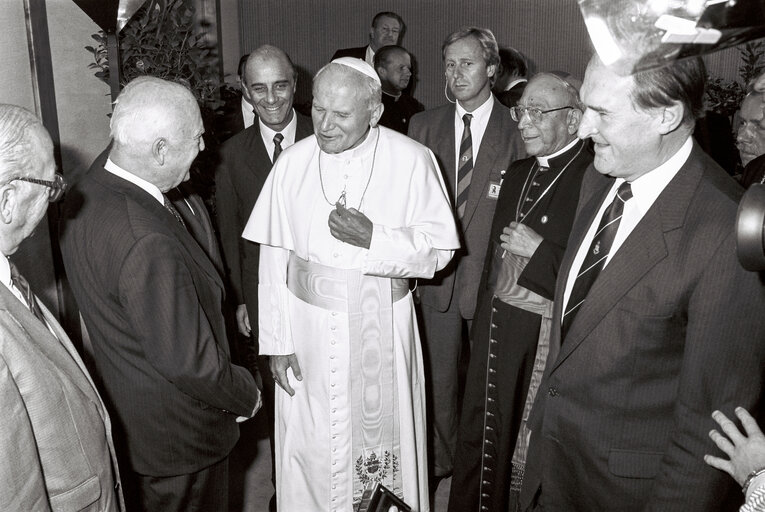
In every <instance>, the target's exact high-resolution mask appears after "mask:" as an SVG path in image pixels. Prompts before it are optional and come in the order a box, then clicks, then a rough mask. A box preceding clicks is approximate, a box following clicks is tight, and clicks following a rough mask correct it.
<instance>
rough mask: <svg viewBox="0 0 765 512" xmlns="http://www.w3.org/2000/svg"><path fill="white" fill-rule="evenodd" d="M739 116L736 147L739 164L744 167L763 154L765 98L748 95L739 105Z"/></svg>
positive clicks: (759, 95) (764, 152)
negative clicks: (739, 159) (739, 157)
mask: <svg viewBox="0 0 765 512" xmlns="http://www.w3.org/2000/svg"><path fill="white" fill-rule="evenodd" d="M740 116H741V125H740V126H739V128H738V136H737V137H736V145H737V146H738V150H739V153H740V154H741V163H743V164H744V165H746V164H748V163H749V162H751V161H752V160H754V159H755V158H757V157H758V156H760V155H762V154H765V96H763V94H761V93H752V94H749V95H748V96H747V97H746V98H744V101H743V102H742V103H741V113H740Z"/></svg>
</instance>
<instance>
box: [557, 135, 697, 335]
mask: <svg viewBox="0 0 765 512" xmlns="http://www.w3.org/2000/svg"><path fill="white" fill-rule="evenodd" d="M691 149H693V142H692V140H691V138H690V137H688V139H686V141H685V143H684V144H683V145H682V147H681V148H680V149H679V150H678V151H677V153H675V154H674V155H672V157H670V158H669V160H667V161H666V162H664V163H663V164H661V165H660V166H659V167H657V168H656V169H654V170H652V171H649V172H647V173H645V174H643V175H642V176H640V177H639V178H638V179H636V180H635V181H633V182H632V183H631V188H632V199H630V200H629V201H627V202H626V203H624V213H623V214H622V219H621V221H619V229H617V231H616V237H615V238H614V243H613V245H611V250H610V251H609V253H608V257H606V262H605V264H604V265H603V267H604V268H605V266H606V265H608V263H609V262H610V261H611V258H613V256H614V254H616V251H618V250H619V247H621V245H622V243H624V240H626V239H627V237H628V236H629V234H630V233H632V230H633V229H635V226H637V224H638V222H640V220H641V219H642V218H643V216H644V215H645V214H646V212H647V211H648V210H649V209H650V208H651V205H653V203H654V202H655V201H656V198H658V197H659V194H661V193H662V191H663V190H664V188H665V187H666V186H667V185H668V184H669V182H670V181H672V178H674V177H675V175H676V174H677V173H678V171H680V168H681V167H682V166H683V165H684V164H685V161H686V160H688V157H689V156H690V154H691ZM624 181H625V180H624V179H622V178H617V179H616V180H615V181H614V184H613V185H612V186H611V190H609V192H608V195H607V196H606V199H605V200H604V201H603V204H602V205H601V206H600V210H598V214H597V215H595V220H594V221H593V223H592V225H591V226H590V229H589V230H587V235H586V236H585V237H584V240H583V241H582V244H581V245H580V246H579V249H578V251H577V253H576V257H575V258H574V262H573V263H572V265H571V272H569V274H568V278H567V280H566V290H565V292H564V294H563V311H566V305H567V304H568V299H569V297H570V296H571V290H572V289H573V287H574V281H576V276H577V275H578V274H579V269H581V268H582V262H583V261H584V258H585V255H586V254H587V251H588V250H589V248H590V245H591V244H592V240H593V238H595V231H596V230H597V229H598V225H599V224H600V218H601V217H602V216H603V212H604V211H605V210H606V208H608V206H609V205H610V204H611V202H612V201H613V199H614V197H615V196H616V190H617V189H618V188H619V186H620V185H621V184H622V183H624ZM561 320H562V318H561Z"/></svg>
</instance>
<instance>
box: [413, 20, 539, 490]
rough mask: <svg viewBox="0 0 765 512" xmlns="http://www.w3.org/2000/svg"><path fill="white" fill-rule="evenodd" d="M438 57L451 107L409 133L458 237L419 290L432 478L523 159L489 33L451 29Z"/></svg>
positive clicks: (450, 449)
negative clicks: (499, 86) (439, 179)
mask: <svg viewBox="0 0 765 512" xmlns="http://www.w3.org/2000/svg"><path fill="white" fill-rule="evenodd" d="M442 53H443V60H444V67H445V73H446V85H447V87H448V91H449V92H450V93H451V94H452V95H453V96H454V98H455V99H456V103H455V104H451V105H445V106H442V107H438V108H435V109H433V110H427V111H425V112H421V113H419V114H416V115H415V116H414V117H412V119H411V121H410V124H409V136H410V137H412V138H413V139H414V140H416V141H418V142H421V143H422V144H424V145H425V146H427V147H428V148H430V149H431V151H433V153H435V155H436V159H437V160H438V163H439V166H440V168H441V174H442V175H443V179H444V181H445V182H446V184H447V190H448V192H449V196H450V198H451V201H452V206H453V207H454V211H455V218H456V219H457V226H458V229H459V230H460V235H461V240H462V248H461V249H460V250H459V251H457V253H456V255H455V257H454V259H453V260H452V261H451V263H450V264H449V265H448V266H447V267H446V268H444V269H443V270H441V271H439V272H437V273H436V275H435V276H434V277H433V279H430V280H427V281H420V282H419V287H418V290H419V295H420V301H421V304H420V313H421V320H422V325H423V328H424V329H423V330H424V335H425V343H424V348H425V352H426V367H425V368H426V372H425V373H426V375H427V377H428V386H429V391H430V395H429V396H428V398H429V408H430V410H429V412H430V413H431V421H432V423H431V424H432V425H433V428H432V429H430V430H429V436H430V441H431V446H430V449H431V461H432V462H433V466H434V467H433V471H432V473H433V474H432V476H433V477H435V478H442V477H446V476H448V475H449V474H451V472H452V463H453V460H452V459H453V456H454V447H455V442H456V435H457V388H458V386H457V380H458V379H457V368H458V362H459V356H460V351H461V347H462V341H463V337H462V333H463V328H464V327H465V326H464V324H465V323H467V324H468V325H467V328H468V329H469V327H470V323H471V321H472V319H473V312H474V310H475V304H476V296H477V294H478V283H479V282H480V280H481V271H482V269H483V259H484V256H485V255H486V248H487V246H488V243H489V230H490V229H489V228H490V227H491V219H492V217H493V216H494V209H495V207H496V205H497V198H498V197H499V190H500V186H501V184H502V180H503V178H504V177H505V172H506V171H507V169H508V168H509V167H510V164H511V163H512V162H513V161H514V160H517V159H519V158H522V157H523V156H524V149H523V143H522V141H521V138H520V135H519V134H518V130H517V123H516V122H515V121H513V119H512V117H511V115H510V110H509V109H508V108H506V107H505V106H503V105H502V104H500V103H499V102H498V101H496V100H495V98H494V96H493V95H492V94H491V84H492V81H493V80H494V74H495V73H496V70H497V65H498V63H499V54H498V53H497V41H496V40H495V39H494V35H493V34H492V33H491V31H489V30H487V29H483V28H475V27H470V28H466V29H461V30H459V31H457V32H454V33H452V34H451V35H449V37H447V38H446V40H445V41H444V43H443V45H442ZM447 99H448V97H447ZM450 101H451V100H450ZM436 404H437V406H436ZM434 484H435V482H434ZM436 487H437V485H432V486H431V492H435V489H436Z"/></svg>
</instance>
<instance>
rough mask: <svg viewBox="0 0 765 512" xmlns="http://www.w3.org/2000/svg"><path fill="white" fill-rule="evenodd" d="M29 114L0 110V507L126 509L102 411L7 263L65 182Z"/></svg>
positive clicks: (67, 345) (76, 360)
mask: <svg viewBox="0 0 765 512" xmlns="http://www.w3.org/2000/svg"><path fill="white" fill-rule="evenodd" d="M55 168H56V166H55V163H54V161H53V144H52V142H51V139H50V137H49V136H48V133H47V132H46V131H45V128H43V126H42V123H41V122H40V120H39V119H37V118H36V117H35V116H34V115H33V114H32V113H31V112H29V111H27V110H25V109H23V108H21V107H17V106H14V105H0V252H2V256H0V282H2V286H0V410H2V414H1V415H0V432H2V436H1V437H0V446H1V447H2V448H0V453H2V457H0V510H89V511H91V510H92V511H96V510H98V511H119V510H124V505H123V502H122V493H121V490H120V487H119V472H118V469H117V463H116V459H115V457H114V448H113V445H112V438H111V423H110V422H109V416H108V414H107V413H106V410H105V408H104V404H103V402H102V401H101V398H100V397H99V395H98V392H97V391H96V388H95V387H94V385H93V381H92V380H91V379H90V376H89V375H88V373H87V371H86V370H85V366H84V365H83V363H82V360H81V359H80V356H79V355H78V354H77V352H76V351H75V349H74V346H73V345H72V342H71V341H70V340H69V338H68V337H67V335H66V333H65V332H64V331H63V329H62V328H61V326H60V325H59V324H58V322H57V321H56V319H55V317H54V316H53V315H52V314H51V313H50V311H48V309H46V307H45V306H44V305H43V304H42V303H41V302H40V301H39V300H38V299H37V298H36V297H35V295H34V293H32V291H31V290H30V288H29V284H28V283H27V282H26V280H25V279H24V278H23V277H22V276H21V275H19V273H18V271H17V269H16V267H15V265H13V264H12V263H11V262H10V261H9V259H8V256H10V255H12V254H13V253H15V252H16V250H17V249H18V247H19V244H20V243H21V242H22V241H23V240H24V239H25V238H27V237H28V236H30V235H31V234H32V232H33V230H34V228H35V226H37V224H38V223H39V222H40V220H42V218H43V217H44V216H45V212H46V210H47V208H48V202H49V201H50V202H52V201H55V200H57V199H58V198H59V197H60V196H61V195H62V193H63V191H64V188H65V185H64V181H63V178H62V176H61V175H59V174H56V173H55Z"/></svg>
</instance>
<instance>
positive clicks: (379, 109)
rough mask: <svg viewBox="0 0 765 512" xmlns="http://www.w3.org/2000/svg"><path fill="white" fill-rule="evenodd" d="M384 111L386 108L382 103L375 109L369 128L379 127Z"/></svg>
mask: <svg viewBox="0 0 765 512" xmlns="http://www.w3.org/2000/svg"><path fill="white" fill-rule="evenodd" d="M384 109H385V107H384V106H383V104H382V103H380V104H379V105H377V107H375V109H374V110H373V111H372V117H371V118H370V119H369V126H377V121H379V120H380V116H382V113H383V110H384Z"/></svg>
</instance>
